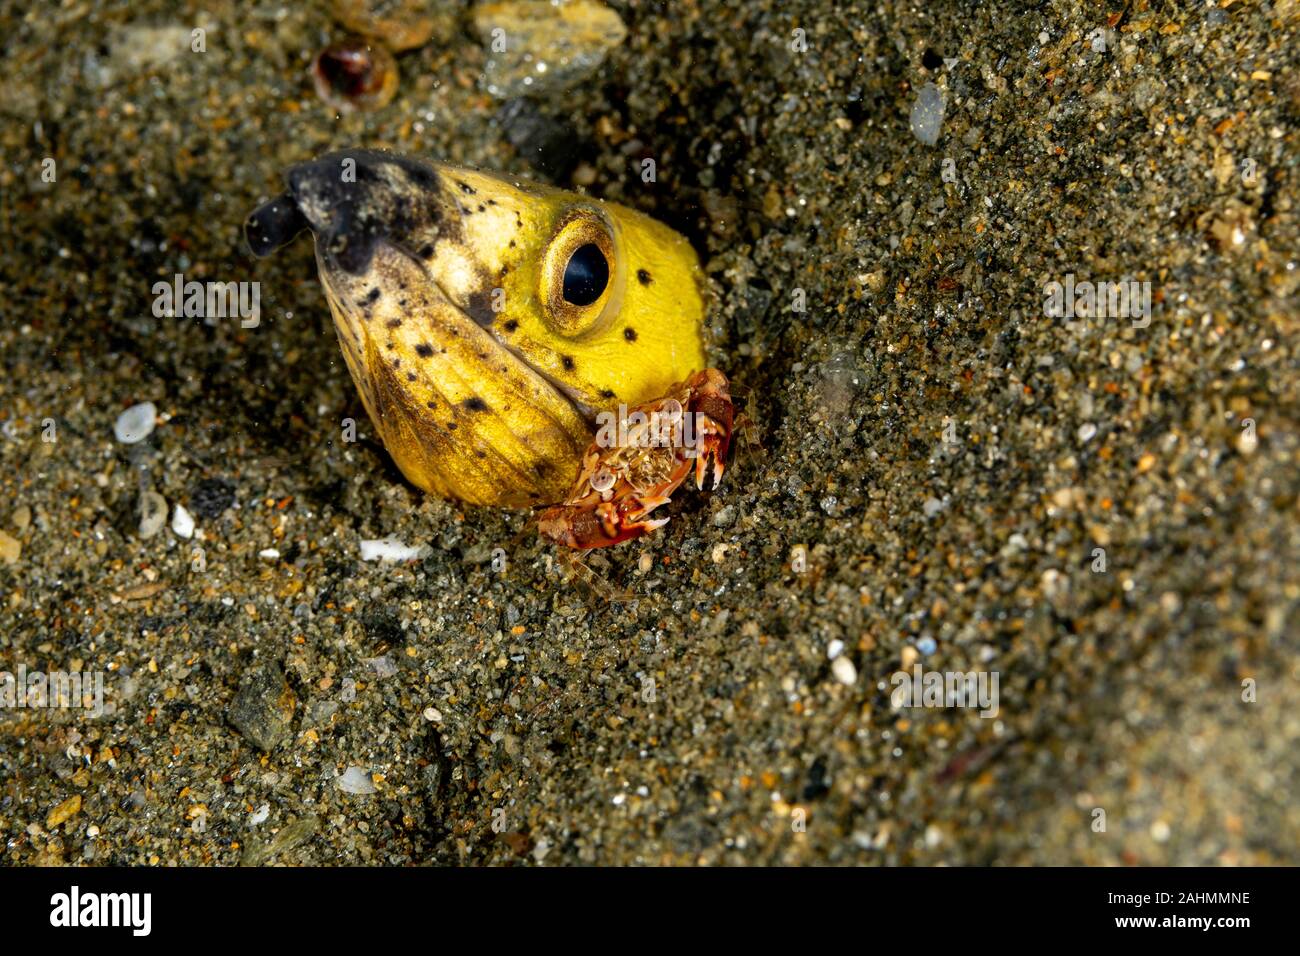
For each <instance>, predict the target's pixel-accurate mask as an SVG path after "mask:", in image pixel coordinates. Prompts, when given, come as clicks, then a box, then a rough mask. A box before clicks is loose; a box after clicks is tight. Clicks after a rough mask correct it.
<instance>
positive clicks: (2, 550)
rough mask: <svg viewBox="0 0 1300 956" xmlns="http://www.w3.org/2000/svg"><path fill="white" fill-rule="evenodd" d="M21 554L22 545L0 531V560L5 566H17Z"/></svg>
mask: <svg viewBox="0 0 1300 956" xmlns="http://www.w3.org/2000/svg"><path fill="white" fill-rule="evenodd" d="M22 553H23V543H22V542H21V541H19V540H18V539H17V538H15V537H13V536H11V535H9V534H7V533H6V532H4V531H0V560H3V561H4V563H5V564H17V563H18V558H19V557H20V556H21V555H22Z"/></svg>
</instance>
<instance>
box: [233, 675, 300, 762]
mask: <svg viewBox="0 0 1300 956" xmlns="http://www.w3.org/2000/svg"><path fill="white" fill-rule="evenodd" d="M297 704H298V701H297V698H296V697H294V693H293V691H292V690H291V689H290V687H289V684H288V683H287V682H286V681H285V679H284V672H283V671H281V670H280V668H279V666H278V665H276V664H259V665H256V666H254V667H253V668H252V669H251V670H250V671H248V672H247V673H245V674H244V679H243V682H242V683H241V684H240V687H239V692H238V693H237V694H235V699H234V700H232V701H231V702H230V706H229V707H228V708H226V719H227V720H229V721H230V723H231V726H233V727H234V728H235V729H236V730H238V731H239V732H240V734H242V735H243V736H244V738H245V739H246V740H248V742H249V743H251V744H253V745H254V746H255V747H257V748H258V749H260V750H263V751H266V752H267V753H270V752H271V751H272V750H274V749H275V748H276V746H277V745H278V744H280V743H281V742H282V741H283V740H284V739H285V738H286V737H287V736H289V734H290V733H291V732H292V730H293V713H294V710H295V709H296V707H297Z"/></svg>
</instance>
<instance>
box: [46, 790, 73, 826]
mask: <svg viewBox="0 0 1300 956" xmlns="http://www.w3.org/2000/svg"><path fill="white" fill-rule="evenodd" d="M80 812H81V795H80V794H77V795H76V796H72V797H68V799H66V800H64V801H63V802H62V803H60V804H59V805H58V806H57V807H55V808H54V809H53V810H51V811H50V813H49V816H47V817H46V818H45V828H46V829H47V830H53V829H54V828H55V827H57V826H58V825H59V824H60V823H63V822H64V821H65V820H70V819H72V818H73V817H75V816H76V815H77V814H78V813H80Z"/></svg>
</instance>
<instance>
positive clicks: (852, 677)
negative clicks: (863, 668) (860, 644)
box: [831, 657, 858, 684]
mask: <svg viewBox="0 0 1300 956" xmlns="http://www.w3.org/2000/svg"><path fill="white" fill-rule="evenodd" d="M831 673H832V674H834V675H835V679H836V680H837V681H839V682H840V683H841V684H856V683H857V682H858V669H857V668H856V667H854V666H853V662H852V661H851V660H849V659H848V658H847V657H837V658H835V660H833V661H831Z"/></svg>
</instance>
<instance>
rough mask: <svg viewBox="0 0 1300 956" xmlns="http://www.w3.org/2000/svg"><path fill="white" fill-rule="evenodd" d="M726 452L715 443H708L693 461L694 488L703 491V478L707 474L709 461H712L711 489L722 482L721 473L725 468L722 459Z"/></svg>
mask: <svg viewBox="0 0 1300 956" xmlns="http://www.w3.org/2000/svg"><path fill="white" fill-rule="evenodd" d="M725 454H726V451H725V449H724V448H723V447H721V445H720V443H719V442H717V441H710V442H709V443H708V444H707V445H706V446H705V448H704V449H703V450H702V451H701V452H700V454H699V455H698V457H696V459H695V487H696V488H698V489H700V490H701V491H703V490H704V478H705V476H706V475H708V473H709V459H710V458H712V459H713V487H714V488H716V487H718V485H719V483H721V481H722V472H723V470H724V468H725V465H724V464H723V461H722V459H723V457H724V456H725Z"/></svg>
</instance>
